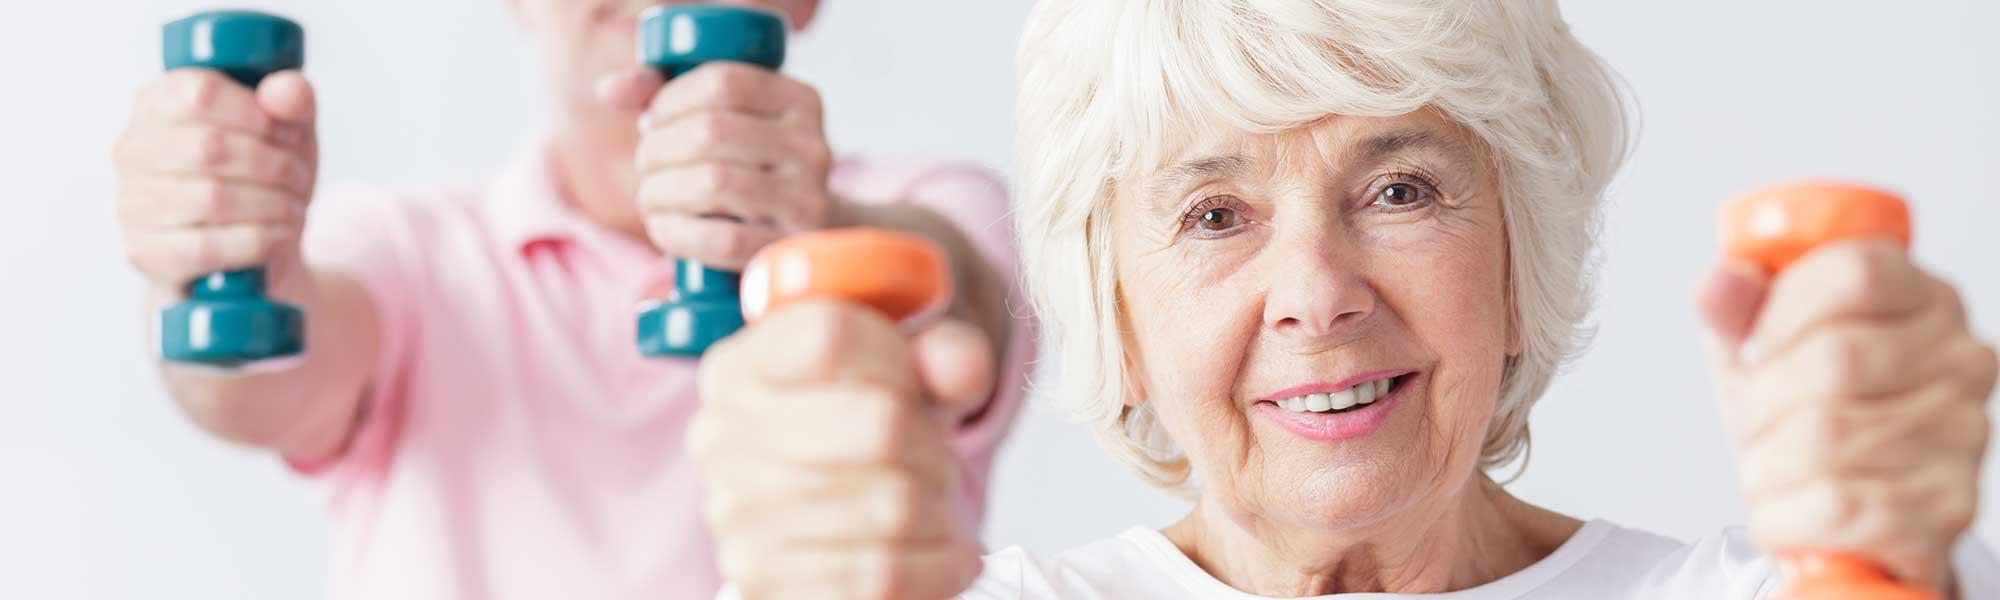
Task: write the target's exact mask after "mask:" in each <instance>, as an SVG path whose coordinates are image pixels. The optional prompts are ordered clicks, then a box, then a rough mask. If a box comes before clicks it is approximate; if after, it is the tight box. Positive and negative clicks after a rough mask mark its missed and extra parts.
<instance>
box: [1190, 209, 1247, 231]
mask: <svg viewBox="0 0 2000 600" xmlns="http://www.w3.org/2000/svg"><path fill="white" fill-rule="evenodd" d="M1236 222H1237V216H1236V209H1233V208H1211V209H1208V210H1205V211H1202V213H1201V217H1200V218H1199V219H1198V220H1197V221H1196V222H1195V226H1197V227H1200V228H1201V229H1202V230H1203V231H1228V230H1229V229H1230V228H1232V227H1235V226H1236Z"/></svg>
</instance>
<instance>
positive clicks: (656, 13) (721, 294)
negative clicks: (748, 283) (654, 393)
mask: <svg viewBox="0 0 2000 600" xmlns="http://www.w3.org/2000/svg"><path fill="white" fill-rule="evenodd" d="M639 54H640V58H641V60H643V61H644V62H645V64H646V65H647V66H650V67H653V68H654V69H657V70H659V72H660V75H662V76H664V77H666V78H668V79H672V78H674V77H677V76H679V75H680V74H682V73H686V72H688V71H690V70H693V69H694V68H695V67H699V66H701V65H702V64H703V63H707V62H710V61H718V60H723V61H732V62H741V63H748V64H753V65H757V66H760V67H764V68H766V69H773V70H775V69H777V68H778V67H779V66H781V65H783V64H784V62H785V21H784V19H782V18H780V17H778V16H777V15H775V14H772V13H769V12H765V11H761V10H755V9H749V8H742V7H736V6H716V5H679V6H660V7H655V8H652V9H648V10H647V11H646V13H645V14H644V15H642V16H641V17H640V19H639ZM737 283H738V279H737V274H735V273H730V272H727V271H719V270H716V269H711V268H708V267H706V266H704V265H702V264H701V263H700V262H699V261H694V260H689V259H677V260H676V261H675V262H674V292H673V296H672V297H671V298H668V299H667V300H666V301H664V302H661V303H658V304H655V305H651V306H647V307H645V308H643V309H641V310H640V311H639V323H638V325H639V327H638V345H639V353H640V354H644V355H646V356H700V355H701V353H702V352H705V351H707V350H708V347H709V346H710V345H711V344H714V343H715V342H716V341H718V340H721V339H722V338H724V337H727V336H728V335H729V334H732V333H735V332H736V330H738V329H742V328H743V309H742V302H741V300H739V298H738V295H737Z"/></svg>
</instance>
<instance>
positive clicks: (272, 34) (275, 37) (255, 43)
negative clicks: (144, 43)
mask: <svg viewBox="0 0 2000 600" xmlns="http://www.w3.org/2000/svg"><path fill="white" fill-rule="evenodd" d="M160 43H161V45H160V57H161V58H162V59H164V62H165V63H166V67H167V70H169V71H171V70H174V69H179V68H183V67H203V68H209V69H215V70H217V71H221V72H223V73H224V74H227V75H229V77H230V78H231V79H235V80H236V81H237V83H241V84H243V85H245V86H248V87H252V88H254V87H257V83H258V82H261V81H263V80H264V77H265V76H267V75H270V74H272V73H276V72H279V71H284V70H288V69H297V68H301V67H304V66H305V63H306V30H305V28H302V27H299V24H298V23H294V22H292V21H291V20H290V19H286V18H284V17H280V16H277V15H271V14H265V13H260V12H256V11H248V10H220V11H213V12H205V13H200V14H197V15H194V16H191V17H188V18H185V19H181V20H179V21H174V22H172V23H168V24H167V26H166V28H165V32H164V35H162V36H161V37H160Z"/></svg>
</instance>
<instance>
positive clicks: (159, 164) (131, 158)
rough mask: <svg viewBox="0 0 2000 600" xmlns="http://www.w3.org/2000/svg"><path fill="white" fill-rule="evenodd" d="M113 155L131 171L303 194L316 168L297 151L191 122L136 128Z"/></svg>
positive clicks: (264, 140) (306, 190) (243, 134)
mask: <svg viewBox="0 0 2000 600" xmlns="http://www.w3.org/2000/svg"><path fill="white" fill-rule="evenodd" d="M115 153H116V159H117V161H118V163H119V164H120V165H121V166H122V167H123V168H126V169H129V170H131V171H139V172H143V173H150V174H154V175H163V176H170V177H184V178H209V177H213V178H221V179H229V180H234V181H237V182H241V183H254V184H260V185H266V186H271V187H276V188H280V189H285V190H290V191H293V192H295V193H298V194H301V195H305V194H309V193H311V191H312V168H311V166H310V165H308V164H307V163H306V161H305V159H304V158H303V157H301V156H300V155H299V153H297V152H295V151H292V150H288V149H286V148H284V147H281V146H278V145H276V144H275V143H273V142H272V141H270V140H268V139H265V138H262V137H258V136H253V135H249V134H245V133H243V132H241V131H235V130H230V129H224V128H219V127H213V126H208V125H200V124H187V123H183V124H174V125H168V126H165V127H160V128H149V129H143V130H135V131H132V132H129V133H128V134H127V135H126V137H125V138H123V139H122V140H121V141H120V143H119V144H118V147H117V149H116V151H115ZM128 172H129V171H128Z"/></svg>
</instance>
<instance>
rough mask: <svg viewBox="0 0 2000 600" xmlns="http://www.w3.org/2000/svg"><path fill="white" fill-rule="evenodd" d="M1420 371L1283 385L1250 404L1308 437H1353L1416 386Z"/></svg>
mask: <svg viewBox="0 0 2000 600" xmlns="http://www.w3.org/2000/svg"><path fill="white" fill-rule="evenodd" d="M1421 379H1422V373H1421V372H1418V371H1413V370H1403V371H1376V372H1372V373H1365V374H1362V375H1357V376H1354V377H1350V378H1347V379H1345V380H1342V381H1340V382H1338V383H1311V384H1306V385H1301V386H1295V387H1292V388H1286V389H1284V390H1281V391H1279V392H1277V393H1275V394H1271V395H1270V396H1266V397H1265V398H1264V399H1261V400H1258V401H1257V403H1256V404H1254V405H1253V406H1252V410H1255V411H1257V416H1258V417H1260V418H1262V419H1265V420H1268V421H1270V422H1272V423H1275V424H1277V425H1278V426H1279V427H1282V428H1284V429H1285V430H1286V431H1290V432H1292V433H1294V434H1297V435H1299V436H1301V437H1304V438H1306V439H1309V440H1314V441H1321V442H1332V441H1339V440H1345V439H1350V438H1358V437H1362V436H1365V435H1368V434H1370V433H1373V432H1374V431H1375V430H1377V429H1380V428H1381V427H1382V424H1384V423H1387V422H1388V421H1389V416H1390V414H1391V413H1392V411H1394V410H1395V409H1396V405H1397V404H1399V403H1401V401H1402V400H1403V398H1405V397H1407V396H1409V395H1410V394H1411V393H1412V392H1411V390H1413V389H1415V388H1416V387H1417V384H1418V383H1419V382H1420V381H1421Z"/></svg>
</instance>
